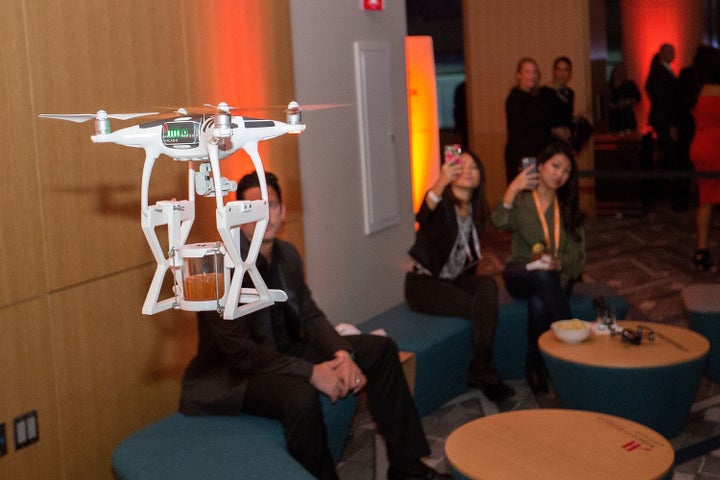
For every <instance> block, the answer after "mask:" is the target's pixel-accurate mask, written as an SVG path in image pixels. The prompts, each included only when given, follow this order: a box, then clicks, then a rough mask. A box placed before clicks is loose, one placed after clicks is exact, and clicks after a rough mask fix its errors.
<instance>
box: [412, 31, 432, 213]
mask: <svg viewBox="0 0 720 480" xmlns="http://www.w3.org/2000/svg"><path fill="white" fill-rule="evenodd" d="M405 69H406V71H407V92H408V94H407V95H408V99H407V100H408V126H409V130H410V164H411V175H412V195H413V208H414V209H415V211H417V209H418V208H419V207H420V204H421V203H422V201H423V197H424V195H425V192H426V191H427V189H428V188H430V186H431V185H432V183H433V182H435V180H436V179H437V175H438V166H439V165H440V136H439V133H438V132H439V130H438V114H437V85H436V80H435V56H434V54H433V42H432V38H431V37H428V36H408V37H405Z"/></svg>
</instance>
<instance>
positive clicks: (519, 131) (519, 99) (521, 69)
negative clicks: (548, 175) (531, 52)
mask: <svg viewBox="0 0 720 480" xmlns="http://www.w3.org/2000/svg"><path fill="white" fill-rule="evenodd" d="M515 77H516V84H515V86H514V87H513V88H512V89H511V90H510V94H509V95H508V97H507V99H506V100H505V120H506V126H507V143H506V144H505V178H506V180H507V183H508V184H509V183H510V182H511V181H512V179H513V178H515V175H517V173H518V171H519V170H520V161H521V160H522V158H524V157H535V156H537V153H538V152H539V151H540V149H541V148H542V147H543V146H545V145H547V144H548V142H550V139H551V138H552V133H551V130H550V122H549V121H548V117H547V113H546V111H545V104H544V103H543V102H542V100H541V98H540V97H539V95H538V92H539V90H540V89H539V82H540V68H539V67H538V64H537V62H536V61H535V60H533V59H532V58H529V57H524V58H521V59H520V61H519V62H518V65H517V69H516V72H515Z"/></svg>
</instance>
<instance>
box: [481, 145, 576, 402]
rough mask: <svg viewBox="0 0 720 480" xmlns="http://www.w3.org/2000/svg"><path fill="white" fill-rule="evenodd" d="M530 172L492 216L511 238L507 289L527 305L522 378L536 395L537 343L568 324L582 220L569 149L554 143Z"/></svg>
mask: <svg viewBox="0 0 720 480" xmlns="http://www.w3.org/2000/svg"><path fill="white" fill-rule="evenodd" d="M537 162H538V163H537V172H535V169H534V168H533V166H529V167H527V168H526V169H524V170H523V171H521V172H520V173H519V174H518V175H517V176H516V177H515V179H514V180H513V181H512V182H511V183H510V185H508V187H507V190H506V191H505V193H504V195H503V197H502V200H501V201H500V202H499V203H498V205H497V207H496V208H495V210H493V212H492V220H493V224H494V225H495V227H496V228H498V229H501V230H508V231H510V232H511V234H512V239H511V257H510V259H509V260H508V263H507V265H506V266H505V270H504V272H503V280H504V281H505V288H506V289H507V291H508V292H509V293H510V295H512V296H513V297H515V298H523V299H527V300H528V337H527V340H528V351H527V357H526V360H525V373H526V376H527V381H528V385H529V386H530V389H531V390H532V391H533V392H534V393H535V394H539V393H545V392H547V391H548V384H547V381H546V380H545V373H544V366H543V362H542V357H541V356H540V351H539V349H538V344H537V341H538V338H539V337H540V335H541V334H542V333H543V332H544V331H546V330H547V329H548V328H550V324H551V323H552V322H554V321H555V320H561V319H566V318H571V315H570V304H569V297H570V294H571V292H572V288H573V283H574V281H575V280H576V279H578V278H580V275H581V273H582V268H583V266H584V264H585V230H584V227H583V220H584V214H583V212H582V211H581V210H580V207H579V201H578V180H577V179H578V176H577V166H576V164H575V157H574V154H573V151H572V148H571V147H570V145H568V144H567V142H564V141H562V140H554V141H553V142H551V143H550V144H549V145H548V146H547V147H546V148H544V149H543V150H542V151H541V152H540V154H539V155H538V159H537Z"/></svg>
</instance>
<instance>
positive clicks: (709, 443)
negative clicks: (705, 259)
mask: <svg viewBox="0 0 720 480" xmlns="http://www.w3.org/2000/svg"><path fill="white" fill-rule="evenodd" d="M719 220H720V217H719ZM718 231H720V222H716V223H715V225H714V226H713V234H712V235H711V238H713V239H715V238H717V237H718V235H717V232H718ZM490 243H491V245H492V247H491V248H494V249H495V250H496V252H497V253H498V254H499V255H500V256H501V257H502V256H505V255H506V254H507V251H508V243H507V238H505V237H503V236H502V235H498V236H497V238H496V237H494V236H493V237H491V239H490ZM694 245H695V214H694V212H693V211H692V210H690V211H685V212H676V211H674V210H672V209H670V208H664V207H662V206H659V207H658V206H655V207H653V208H652V209H651V210H650V211H648V212H647V213H645V215H643V216H642V217H638V218H627V217H625V218H622V217H620V216H612V217H596V218H591V219H589V221H588V223H587V250H588V261H587V264H586V267H585V270H584V275H583V281H585V282H595V283H606V284H609V285H611V286H613V287H615V288H616V289H617V290H618V291H619V293H620V294H622V295H624V296H625V297H626V298H627V299H628V302H629V303H630V311H629V313H628V318H633V319H642V320H645V321H654V322H662V323H667V324H673V325H678V326H684V327H686V326H687V316H686V314H685V311H684V306H683V304H682V300H681V298H680V290H681V289H682V288H683V287H684V286H686V285H688V284H690V283H698V282H702V283H708V282H720V277H718V276H716V275H712V274H707V273H704V272H697V271H695V268H694V266H693V265H692V263H691V261H690V258H691V256H692V254H693V252H694V250H695V246H694ZM484 248H485V244H484ZM711 248H712V252H713V254H714V256H715V257H717V259H720V247H719V246H718V242H717V241H714V242H713V243H712V244H711ZM509 383H510V384H511V385H512V386H513V387H514V388H515V390H516V395H515V396H514V397H513V398H511V399H509V400H507V401H505V402H501V403H500V404H495V403H493V402H490V401H488V400H487V399H486V398H485V397H484V396H483V395H482V393H480V391H479V390H471V391H469V392H468V393H466V394H464V395H462V396H460V397H458V398H456V399H454V400H453V401H451V402H449V403H448V404H447V405H445V406H444V407H442V408H441V409H439V410H437V411H436V412H433V413H432V414H431V415H428V416H427V417H425V418H423V425H424V427H425V431H426V434H427V436H428V439H429V441H430V443H431V448H432V454H431V456H430V457H429V458H428V459H426V461H427V462H428V464H430V465H432V466H434V467H436V468H437V469H438V470H442V471H447V470H448V465H447V462H446V459H445V456H444V443H445V439H446V438H447V436H448V435H449V434H450V433H451V432H452V431H453V430H454V429H456V428H457V427H459V426H461V425H463V424H464V423H467V422H468V421H470V420H472V419H475V418H479V417H482V416H484V415H491V414H493V413H498V412H503V411H510V410H516V409H527V408H543V407H545V408H548V407H559V406H560V405H559V402H558V401H557V398H556V397H555V396H554V395H553V394H552V393H551V394H550V395H547V396H543V397H539V398H536V397H535V396H534V395H532V394H531V392H530V391H529V389H528V388H527V386H526V384H525V382H524V381H513V382H509ZM670 442H671V444H672V445H673V447H674V449H675V451H676V465H675V468H674V473H673V477H672V478H673V480H704V479H718V478H720V384H717V383H714V382H710V381H706V380H704V381H703V383H702V384H701V386H700V389H699V391H698V394H697V398H696V402H695V404H694V406H693V409H692V411H691V414H690V417H689V418H688V422H687V425H686V428H685V429H684V430H683V432H682V433H681V434H680V435H679V436H678V437H676V438H674V439H671V440H670ZM384 465H385V463H384V454H383V450H382V440H380V439H379V438H378V437H377V435H376V432H375V428H374V425H373V423H372V419H371V418H370V416H369V414H368V413H367V409H366V408H363V402H362V401H361V402H360V408H359V410H358V414H357V416H356V419H355V423H354V427H353V430H352V432H351V437H350V439H349V442H348V445H347V447H346V449H345V452H344V454H343V458H342V460H341V461H340V463H339V465H338V472H339V474H340V478H341V479H342V480H367V479H373V478H375V479H376V480H381V479H384V478H385V476H384V470H385V466H384ZM376 469H377V472H376Z"/></svg>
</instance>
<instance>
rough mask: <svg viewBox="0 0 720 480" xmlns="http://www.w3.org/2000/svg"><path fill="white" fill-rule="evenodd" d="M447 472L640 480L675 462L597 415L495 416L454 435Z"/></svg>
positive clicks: (651, 435)
mask: <svg viewBox="0 0 720 480" xmlns="http://www.w3.org/2000/svg"><path fill="white" fill-rule="evenodd" d="M445 453H446V455H447V458H448V461H449V462H450V464H451V465H452V466H453V467H454V468H455V469H456V470H457V471H458V472H460V473H462V474H463V475H465V476H466V477H468V478H472V479H478V480H495V479H497V480H507V479H513V480H524V479H533V480H545V479H547V480H564V479H568V480H577V479H579V478H582V479H583V480H595V479H597V480H608V479H613V480H625V479H627V480H644V479H657V478H661V477H662V476H663V475H665V474H666V473H667V472H668V471H669V470H670V468H671V467H672V464H673V461H674V459H675V453H674V452H673V449H672V446H671V445H670V443H669V442H668V441H667V440H666V439H665V438H664V437H663V436H662V435H660V434H659V433H657V432H655V431H654V430H651V429H650V428H648V427H645V426H643V425H641V424H639V423H636V422H633V421H631V420H626V419H624V418H618V417H615V416H612V415H607V414H603V413H596V412H585V411H581V410H563V409H532V410H516V411H512V412H507V413H498V414H495V415H490V416H487V417H483V418H480V419H478V420H473V421H472V422H469V423H467V424H465V425H463V426H462V427H460V428H458V429H457V430H455V431H454V432H453V433H452V434H451V435H450V436H449V437H448V439H447V442H446V443H445Z"/></svg>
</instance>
